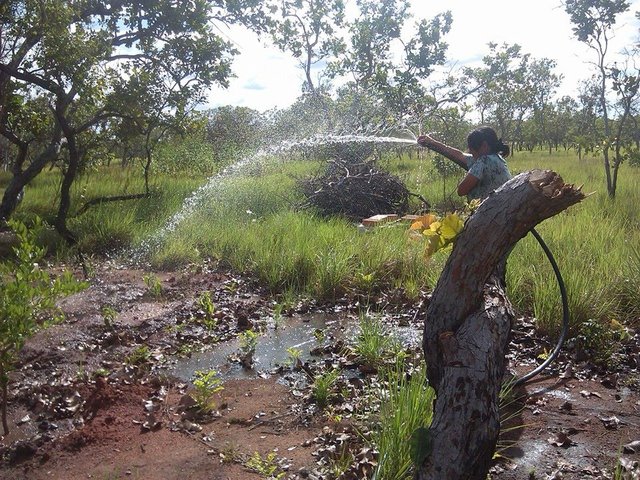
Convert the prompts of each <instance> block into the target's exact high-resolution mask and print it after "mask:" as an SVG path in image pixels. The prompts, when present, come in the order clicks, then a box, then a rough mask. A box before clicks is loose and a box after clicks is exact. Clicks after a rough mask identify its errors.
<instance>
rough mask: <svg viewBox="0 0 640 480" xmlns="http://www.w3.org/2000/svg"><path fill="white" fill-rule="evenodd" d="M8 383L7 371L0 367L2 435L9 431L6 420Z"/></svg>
mask: <svg viewBox="0 0 640 480" xmlns="http://www.w3.org/2000/svg"><path fill="white" fill-rule="evenodd" d="M8 383H9V379H8V377H7V373H6V372H5V371H4V368H2V367H0V384H1V385H2V404H1V405H0V411H1V412H2V430H3V431H4V433H3V435H7V434H8V433H9V422H7V403H8V399H7V397H8V396H9V389H8V386H7V385H8Z"/></svg>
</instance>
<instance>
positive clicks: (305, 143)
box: [133, 130, 570, 385]
mask: <svg viewBox="0 0 640 480" xmlns="http://www.w3.org/2000/svg"><path fill="white" fill-rule="evenodd" d="M405 132H406V134H407V138H401V137H391V136H386V137H381V136H364V135H317V136H315V137H311V138H309V139H305V140H302V141H285V142H281V143H279V144H278V145H273V146H270V147H268V148H265V149H262V150H259V151H258V152H256V153H255V154H253V155H251V156H248V157H245V158H243V159H241V160H240V161H238V162H236V163H234V164H232V165H230V166H228V167H227V168H225V169H224V170H222V171H221V172H219V173H217V174H216V175H214V176H212V177H211V178H210V179H209V180H208V181H207V183H206V184H205V185H203V186H202V187H200V188H198V189H197V190H195V191H194V192H193V193H192V194H191V195H190V196H189V197H188V198H187V199H185V200H184V202H183V204H182V207H181V208H180V209H179V211H178V212H176V213H175V214H174V215H173V216H172V217H171V218H170V219H169V220H168V221H167V222H166V224H165V226H164V227H163V228H162V229H160V230H159V231H157V232H156V233H155V234H154V235H152V236H151V237H150V238H149V239H148V240H146V241H145V242H144V243H143V244H141V245H140V246H139V247H138V249H137V250H136V252H133V257H134V258H135V257H138V258H140V257H143V256H144V255H146V254H147V253H148V252H149V250H151V249H152V248H154V247H155V246H157V245H158V244H159V243H160V242H162V240H163V239H164V238H165V236H166V235H168V234H169V233H171V232H173V231H174V230H175V229H176V228H177V227H178V225H179V224H180V223H181V222H182V221H184V220H185V219H187V218H188V217H189V216H190V215H192V214H193V213H194V212H195V211H196V210H197V209H198V208H200V207H201V206H203V205H204V203H205V202H206V201H211V200H212V199H215V194H216V192H220V191H222V189H223V184H224V182H225V180H228V179H230V178H232V177H234V176H237V175H241V174H243V173H246V170H247V169H249V168H251V167H252V166H259V165H261V164H262V163H263V162H267V161H268V160H269V159H273V158H275V157H277V156H279V155H281V154H284V153H290V152H293V151H296V150H304V149H312V148H316V147H323V146H327V145H331V144H341V145H347V144H354V143H355V144H358V143H360V144H364V143H372V144H374V145H385V144H386V145H390V144H395V145H398V144H400V145H407V146H408V145H413V146H415V145H416V137H415V135H414V134H413V133H412V132H411V131H409V130H405ZM405 132H400V133H401V134H404V133H405ZM461 166H462V165H461ZM530 232H531V234H532V235H533V236H534V237H535V239H536V240H537V241H538V243H539V244H540V246H541V248H542V250H543V251H544V253H545V255H546V257H547V259H548V261H549V263H550V264H551V267H552V268H553V271H554V274H555V276H556V281H557V283H558V286H559V289H560V296H561V299H562V329H561V333H560V337H559V338H558V341H557V343H556V346H555V348H554V349H553V351H552V352H551V354H550V355H549V356H548V358H547V359H546V360H545V361H544V362H543V363H542V364H540V365H539V366H538V367H537V368H535V369H534V370H532V371H531V372H529V373H527V374H525V375H523V376H522V377H520V378H518V379H517V380H516V381H515V385H521V384H523V383H525V382H527V381H529V380H530V379H532V378H533V377H535V376H536V375H538V374H539V373H540V372H541V371H542V370H544V369H545V368H546V367H548V366H549V365H550V364H551V363H552V362H553V361H554V360H555V359H556V358H557V356H558V354H559V353H560V350H561V348H562V345H563V344H564V341H565V339H566V336H567V333H568V329H569V318H570V314H569V302H568V298H567V291H566V287H565V284H564V281H563V279H562V275H561V273H560V269H559V268H558V265H557V263H556V261H555V258H554V257H553V254H552V253H551V250H550V249H549V247H548V246H547V245H546V243H545V242H544V240H543V239H542V237H541V236H540V234H539V233H538V232H537V231H536V230H535V229H531V230H530Z"/></svg>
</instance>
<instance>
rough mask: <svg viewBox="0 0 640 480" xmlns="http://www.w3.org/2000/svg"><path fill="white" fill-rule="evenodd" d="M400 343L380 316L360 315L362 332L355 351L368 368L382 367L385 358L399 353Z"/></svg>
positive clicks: (359, 334)
mask: <svg viewBox="0 0 640 480" xmlns="http://www.w3.org/2000/svg"><path fill="white" fill-rule="evenodd" d="M398 347H399V342H398V341H397V339H396V338H395V337H394V336H393V335H392V334H391V332H390V331H389V330H388V329H387V328H386V327H385V326H384V323H383V322H382V320H381V319H380V317H379V316H378V315H368V314H363V315H360V330H359V332H358V335H357V336H356V339H355V345H354V351H355V353H356V355H358V357H360V359H361V361H362V363H363V364H364V365H366V366H368V367H372V368H376V367H378V366H380V365H381V364H382V363H383V361H384V360H385V358H387V357H389V356H390V355H392V354H394V353H397V351H398Z"/></svg>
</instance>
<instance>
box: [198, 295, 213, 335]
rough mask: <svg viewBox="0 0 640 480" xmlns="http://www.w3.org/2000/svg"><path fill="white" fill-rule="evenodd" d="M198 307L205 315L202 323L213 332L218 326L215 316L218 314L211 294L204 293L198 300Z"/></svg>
mask: <svg viewBox="0 0 640 480" xmlns="http://www.w3.org/2000/svg"><path fill="white" fill-rule="evenodd" d="M196 303H197V304H198V307H199V309H200V310H202V312H203V313H204V317H203V318H202V323H203V324H204V325H205V327H207V328H208V329H209V330H213V329H214V328H216V325H217V324H218V320H217V319H216V317H215V316H214V314H215V313H216V306H215V304H214V303H213V300H211V292H202V293H201V294H200V296H199V297H198V299H197V300H196Z"/></svg>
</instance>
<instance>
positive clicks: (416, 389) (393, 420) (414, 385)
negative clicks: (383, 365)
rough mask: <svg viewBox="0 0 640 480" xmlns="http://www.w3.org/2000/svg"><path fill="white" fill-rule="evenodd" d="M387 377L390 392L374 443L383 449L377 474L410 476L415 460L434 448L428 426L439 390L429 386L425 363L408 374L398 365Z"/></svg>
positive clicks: (384, 479) (379, 476) (384, 478)
mask: <svg viewBox="0 0 640 480" xmlns="http://www.w3.org/2000/svg"><path fill="white" fill-rule="evenodd" d="M383 378H384V380H385V383H386V385H387V388H388V394H387V395H385V396H384V397H383V398H384V399H383V401H382V404H381V405H380V412H379V424H378V425H377V426H376V427H375V428H374V429H373V437H372V443H373V445H374V446H375V447H376V448H377V449H378V451H379V452H380V454H379V460H378V466H377V468H376V471H375V473H374V478H376V479H380V480H387V479H388V480H391V479H399V480H400V479H402V480H408V479H410V478H412V473H413V468H414V465H415V463H414V461H420V460H422V459H424V457H425V456H426V455H427V454H428V451H429V448H430V447H429V445H430V443H429V438H428V434H427V431H426V429H427V428H428V427H429V425H430V424H431V417H432V406H433V400H434V397H435V394H434V391H433V389H432V388H431V387H429V386H428V383H427V379H426V368H425V367H422V368H421V369H420V370H417V371H413V372H411V375H408V374H407V372H405V371H404V369H403V368H400V367H399V366H396V367H394V368H392V369H390V370H389V371H387V372H386V373H385V375H384V377H383ZM407 446H410V448H407Z"/></svg>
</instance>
